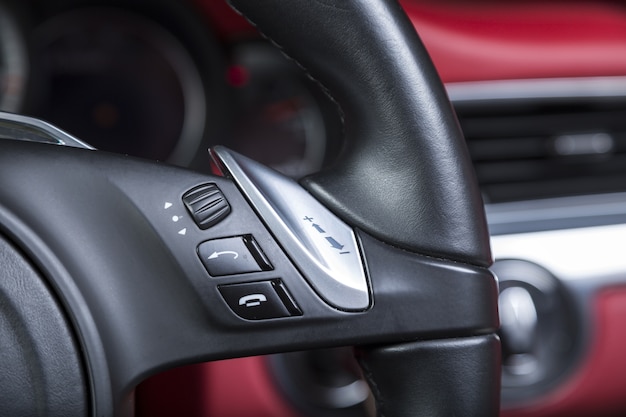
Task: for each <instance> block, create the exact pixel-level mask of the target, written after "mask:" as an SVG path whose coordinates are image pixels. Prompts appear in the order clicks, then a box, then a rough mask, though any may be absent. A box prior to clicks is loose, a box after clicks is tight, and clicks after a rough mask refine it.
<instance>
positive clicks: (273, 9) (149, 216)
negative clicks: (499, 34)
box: [0, 0, 499, 417]
mask: <svg viewBox="0 0 626 417" xmlns="http://www.w3.org/2000/svg"><path fill="white" fill-rule="evenodd" d="M233 3H234V4H235V7H237V9H239V10H240V11H243V12H244V14H245V15H246V16H248V17H249V18H251V19H252V20H254V21H257V22H258V23H259V25H260V27H261V29H262V30H263V32H264V33H266V35H268V36H270V37H271V38H272V39H273V40H274V41H275V42H277V43H279V44H281V45H282V46H283V47H284V49H285V50H286V51H287V52H288V53H290V54H292V55H294V56H295V58H296V59H297V61H298V62H300V63H301V64H302V65H304V66H305V67H307V69H308V70H310V71H311V72H312V73H313V75H314V76H315V77H316V78H317V79H319V80H320V81H321V82H322V83H323V84H324V85H326V86H328V88H329V90H330V91H331V92H332V93H333V95H334V96H335V98H336V99H337V100H338V101H339V102H340V104H341V107H342V109H343V113H344V117H345V121H346V134H347V135H348V146H347V148H346V151H345V152H344V154H343V156H342V158H341V159H340V160H339V161H338V162H337V164H336V165H335V166H334V167H333V168H332V169H331V170H329V171H328V172H325V173H320V174H317V175H315V176H312V177H310V178H306V179H304V180H303V181H302V184H303V185H304V187H306V188H307V189H308V190H309V192H310V193H311V194H313V195H314V196H315V197H316V198H317V199H318V200H319V201H321V202H322V204H323V205H324V206H326V207H327V208H329V209H330V210H331V211H333V212H335V214H336V215H337V216H338V217H339V218H340V219H342V220H343V221H344V222H345V223H347V224H348V225H350V226H351V227H353V228H354V230H355V234H356V236H357V238H358V242H359V247H360V249H361V250H362V255H361V256H362V257H363V259H364V261H363V262H364V264H365V266H366V269H367V272H368V280H369V285H370V292H371V297H372V299H373V301H372V302H371V304H370V306H369V307H368V308H367V309H365V310H363V311H359V312H356V313H354V314H353V313H348V312H344V311H341V310H337V309H336V308H332V307H330V306H328V305H324V304H323V303H322V304H321V305H320V303H319V298H316V297H318V294H316V292H315V291H313V290H312V289H311V288H310V287H309V286H308V285H307V282H306V280H303V279H302V278H301V277H300V272H301V271H298V268H296V267H294V266H293V264H292V263H291V260H290V259H289V258H287V257H286V256H285V254H284V253H283V252H282V250H281V248H280V245H278V244H276V242H274V241H273V240H272V239H273V238H272V235H271V233H268V231H267V229H266V226H265V225H264V224H263V223H262V222H261V221H260V220H259V218H258V217H257V215H256V213H255V212H254V211H253V210H252V209H251V208H250V207H249V205H248V204H249V203H248V202H246V201H245V200H244V198H243V196H242V195H241V193H240V191H239V190H238V189H237V187H236V186H235V184H234V183H233V182H232V181H230V180H228V179H220V178H213V177H206V176H203V175H200V174H195V173H191V172H187V171H184V170H180V169H175V168H169V167H164V166H161V165H159V164H151V163H146V162H140V161H136V160H132V159H130V158H122V157H116V156H111V155H106V154H102V153H100V152H93V151H87V150H80V149H71V150H70V149H61V148H53V147H50V146H46V145H41V144H34V143H2V144H0V148H1V149H2V152H1V153H0V155H1V156H0V158H1V159H2V160H1V163H0V171H2V172H1V173H2V175H0V178H1V179H2V180H1V182H2V184H1V187H0V190H1V191H0V202H1V207H0V208H1V210H0V215H1V216H0V224H1V226H2V230H3V231H4V233H5V234H6V235H7V236H8V237H9V238H10V240H11V241H13V242H15V243H16V244H17V246H19V247H21V248H22V250H23V251H24V252H25V253H26V255H27V257H29V258H30V259H32V260H33V262H34V263H35V264H36V265H37V267H38V268H39V269H40V270H41V271H42V272H43V275H44V276H45V277H46V279H47V280H48V281H49V285H50V287H51V288H52V289H53V291H54V292H55V293H56V296H57V297H58V298H59V300H60V302H61V304H62V305H63V308H64V309H65V310H66V314H67V316H68V322H69V323H70V324H68V326H71V327H73V330H72V331H71V333H75V334H76V340H75V343H76V344H77V345H79V346H81V348H82V350H83V355H84V356H83V357H82V359H81V360H79V361H78V363H74V364H69V365H68V366H70V367H72V368H75V370H76V369H78V371H77V372H78V373H80V374H83V375H86V378H85V379H86V381H87V382H85V383H84V387H83V388H84V391H83V392H84V393H86V394H84V397H85V398H89V399H88V400H79V401H78V402H79V403H81V404H82V405H83V406H84V407H83V408H84V409H90V411H91V412H92V413H93V414H94V415H120V416H126V415H128V416H130V415H133V410H132V399H131V393H132V388H133V387H134V386H135V385H136V384H137V383H138V382H140V381H141V380H142V379H143V378H145V377H146V376H147V375H149V374H151V373H155V372H158V371H160V370H164V369H167V368H170V367H173V366H177V365H180V364H184V363H193V362H198V361H206V360H214V359H219V358H227V357H233V356H243V355H251V354H260V353H269V352H277V351H280V350H281V349H305V348H312V347H322V346H328V345H342V344H348V343H356V344H358V345H360V346H362V347H361V348H360V351H361V353H360V358H361V363H362V365H363V367H364V369H365V373H366V376H367V377H368V379H369V382H370V385H371V386H372V387H374V392H375V394H376V395H377V399H378V403H379V404H378V407H379V412H380V413H381V414H382V413H384V414H385V415H387V416H391V417H393V416H401V415H412V414H418V415H419V414H421V413H434V415H446V414H449V413H454V412H463V414H464V415H477V416H478V415H481V416H484V415H496V414H497V412H498V389H499V382H498V381H499V362H498V361H499V359H498V358H499V356H498V349H499V344H498V341H497V337H496V336H495V330H496V328H497V322H498V319H497V307H496V303H497V289H496V283H495V280H494V278H493V276H492V275H491V273H490V272H489V271H488V269H487V266H489V264H490V262H491V257H490V252H489V242H488V233H487V228H486V222H485V218H484V211H483V207H482V202H481V199H480V193H479V192H478V187H477V185H476V181H475V179H474V176H473V173H472V170H471V164H470V162H469V157H468V155H467V151H466V150H465V147H464V144H463V141H462V135H461V134H460V131H459V130H458V125H457V124H456V120H455V117H454V114H453V112H452V110H451V107H450V106H449V103H448V102H447V98H446V96H445V92H444V90H443V87H442V86H441V84H440V82H439V81H438V78H437V76H436V73H435V71H434V69H433V68H432V64H431V63H430V61H429V60H428V59H427V55H426V53H425V51H424V50H423V46H421V43H420V42H419V39H418V37H417V35H416V34H415V32H414V30H413V29H412V26H410V22H409V21H408V19H407V18H406V16H404V14H403V12H402V10H401V8H400V6H399V5H398V4H397V3H395V2H387V1H383V0H366V1H365V0H363V1H361V0H360V1H348V0H335V1H331V0H325V1H315V2H309V1H306V0H294V1H292V2H288V3H287V2H281V1H272V4H271V5H268V4H266V3H265V2H254V1H248V0H245V1H244V0H236V1H233ZM346 27H347V28H351V30H352V31H353V32H350V31H348V32H346V30H345V28H346ZM313 28H316V29H317V30H316V31H313V30H312V29H313ZM398 28H399V29H398ZM293 33H298V34H299V36H298V37H295V36H292V34H293ZM312 35H314V36H312ZM332 39H339V40H340V41H337V42H335V43H329V42H330V40H332ZM324 40H325V41H326V42H322V41H324ZM342 41H345V42H342ZM357 41H359V42H365V44H366V45H367V46H368V48H367V50H366V51H365V52H363V51H360V50H356V49H354V48H353V49H350V48H349V45H351V44H352V45H354V44H355V42H357ZM320 44H321V45H322V47H319V45H320ZM357 44H359V43H358V42H357ZM316 46H317V47H316ZM346 48H348V49H346ZM346 51H347V52H346ZM376 52H380V54H381V55H380V56H381V57H382V58H380V59H378V58H376V59H375V57H377V56H378V54H377V53H376ZM396 53H398V54H399V55H400V56H401V57H402V59H401V60H400V61H399V64H398V65H400V67H396V66H393V65H392V66H391V67H390V65H391V64H390V61H389V60H388V59H385V57H391V56H395V54H396ZM344 55H345V57H344ZM364 57H370V58H372V61H371V62H368V63H365V62H364ZM344 58H345V59H344ZM328 62H331V64H328ZM358 64H362V67H361V66H360V65H358ZM351 68H352V69H354V70H355V71H356V72H350V69H351ZM357 70H358V71H357ZM389 74H391V75H389ZM376 80H386V81H387V84H385V83H383V85H382V86H380V85H377V82H376ZM394 80H395V81H397V82H398V84H399V86H395V87H394V92H395V93H396V94H394V96H393V97H392V98H391V99H389V94H388V93H386V92H385V91H384V90H385V88H387V87H388V85H389V83H393V82H394ZM398 80H399V81H398ZM353 81H354V82H353ZM412 82H415V83H416V85H412V84H411V83H412ZM363 83H364V84H363ZM370 93H371V94H370ZM411 115H412V116H413V117H411ZM415 116H422V117H415ZM16 161H19V163H18V162H16ZM387 172H389V173H390V175H389V176H381V175H380V174H381V173H387ZM427 174H428V175H431V177H429V176H428V175H427ZM231 175H232V173H231ZM44 178H47V179H46V180H45V181H44V180H43V179H44ZM235 180H237V178H235ZM206 182H211V183H215V184H217V186H218V187H219V189H220V190H221V191H222V192H223V193H224V195H225V196H226V199H227V200H228V201H230V204H231V206H232V207H237V215H236V217H237V221H231V220H227V221H226V223H223V224H222V225H219V226H217V229H215V230H222V231H221V232H220V233H222V235H223V236H233V235H234V236H239V235H244V234H245V235H246V236H247V235H251V236H252V235H254V237H255V238H256V240H258V241H260V242H261V243H262V245H264V246H265V249H264V250H265V251H266V252H267V254H268V256H270V258H271V260H272V263H273V268H274V269H273V270H272V272H271V273H272V274H273V273H276V274H278V272H279V271H280V273H281V275H279V276H280V278H279V279H282V280H283V281H285V282H286V283H287V284H288V287H289V291H290V292H291V293H292V294H291V295H293V296H295V298H296V300H298V302H299V303H300V304H301V305H304V306H305V308H302V310H303V311H304V312H305V313H304V314H303V315H302V317H301V318H298V319H293V320H294V321H293V323H301V326H302V327H301V328H299V327H297V326H295V325H284V326H283V325H282V324H279V323H278V322H271V321H270V322H263V323H258V322H255V323H248V322H245V323H242V322H241V318H240V317H236V316H235V315H232V311H229V310H228V305H225V304H224V302H223V299H221V298H220V296H221V295H220V291H221V289H220V288H221V287H220V285H222V286H224V285H226V284H224V282H225V281H219V279H218V280H217V281H210V280H209V282H210V284H207V283H206V282H205V281H206V278H205V275H206V271H203V273H204V275H202V276H201V277H200V278H198V279H196V278H195V276H196V275H200V274H199V272H198V270H199V269H201V268H202V265H198V262H197V261H198V259H197V258H196V256H197V255H196V253H195V252H196V246H197V243H196V242H197V241H202V240H206V239H207V238H206V237H205V235H201V232H200V231H196V230H193V231H192V230H191V228H189V231H188V232H187V230H188V229H187V228H184V229H178V230H175V229H173V227H174V226H176V227H178V225H176V224H172V222H171V221H170V220H169V218H164V217H162V215H163V214H164V213H165V212H164V211H163V210H167V209H168V208H169V207H167V204H168V203H169V204H170V207H171V205H172V203H170V202H169V201H170V200H165V199H166V198H167V199H169V198H170V196H175V198H177V199H178V200H180V195H181V193H182V192H183V191H186V190H191V189H194V188H195V187H197V185H198V184H203V183H206ZM163 201H165V206H166V207H165V208H161V211H159V210H157V209H156V207H157V206H158V205H162V204H163ZM172 201H173V200H172ZM178 206H179V207H183V206H182V203H181V202H180V201H179V202H178V203H177V206H176V207H178ZM399 208H400V210H399ZM184 213H185V216H188V213H187V212H184ZM191 214H193V213H191ZM174 217H176V218H179V217H183V216H179V215H176V216H174ZM232 217H233V216H231V219H232ZM176 222H178V220H175V221H174V223H176ZM189 224H190V225H193V223H189ZM241 224H245V225H246V228H243V229H242V228H241ZM220 227H222V229H219V228H220ZM270 229H271V228H270ZM84 230H89V231H90V234H89V235H84V234H83V232H84ZM183 230H185V233H181V232H182V231H183ZM174 232H178V233H176V234H178V235H186V233H189V235H191V237H193V238H197V240H196V241H193V242H187V243H180V242H175V241H174V239H173V237H176V236H173V235H172V233H174ZM189 235H186V236H189ZM63 236H65V237H70V239H66V240H63V238H61V239H60V237H63ZM125 256H127V257H129V258H131V259H124V257H125ZM111 259H114V260H115V262H111ZM194 262H195V263H194ZM390 271H391V272H390ZM265 272H267V274H266V275H263V276H262V277H265V276H267V277H270V272H269V271H265ZM265 272H263V273H265ZM291 275H293V276H294V277H296V278H288V277H287V276H291ZM303 275H306V271H304V273H303ZM190 276H193V277H194V278H192V279H191V282H186V281H184V282H181V281H180V280H179V279H178V278H179V277H190ZM272 279H273V281H272V282H275V277H274V278H272ZM297 279H300V280H301V281H303V282H302V283H301V284H300V283H299V282H298V281H296V280H297ZM215 282H218V284H215ZM219 282H221V283H222V284H219ZM264 282H265V281H264ZM267 282H269V281H267ZM146 286H148V288H149V291H148V292H147V293H148V294H149V299H147V300H144V299H140V298H138V296H137V294H142V293H144V292H146ZM205 291H206V292H207V293H204V292H205ZM313 299H315V300H316V301H315V303H318V304H314V302H313V301H308V300H313ZM219 300H221V304H220V305H217V304H219ZM399 300H400V301H401V302H400V301H399ZM207 305H211V309H210V310H211V311H209V312H207ZM164 306H168V307H169V308H171V309H172V311H171V312H169V313H168V314H165V313H164V312H163V307H164ZM389 312H393V313H392V316H391V317H390V313H389ZM228 314H230V316H229V315H228ZM155 318H158V320H159V321H160V322H159V323H158V324H159V326H157V325H155V323H154V319H155ZM323 319H324V320H328V321H329V322H328V323H325V322H323ZM390 319H391V321H390ZM33 320H34V321H36V320H37V318H33ZM296 320H299V321H296ZM281 323H283V322H281ZM383 323H389V326H388V328H380V327H378V328H376V330H375V331H373V330H372V328H371V327H372V325H374V326H381V325H382V324H383ZM164 329H165V330H164ZM310 331H314V332H315V333H316V334H318V335H319V340H315V341H311V339H310ZM242 332H247V334H246V335H242V334H241V333H242ZM163 333H165V334H167V335H168V336H163ZM207 333H208V334H209V335H211V336H213V337H209V336H208V335H207ZM263 333H268V334H267V335H265V336H260V335H261V334H263ZM246 338H248V339H250V338H252V339H253V340H252V341H251V342H250V341H249V345H247V346H245V347H244V346H242V341H243V340H246ZM255 339H256V340H255ZM121 340H123V341H124V342H121ZM181 341H182V342H181ZM390 364H393V366H390ZM400 369H404V370H406V371H408V372H404V373H403V374H402V378H401V379H400V380H398V378H396V375H395V372H397V371H398V370H400ZM442 370H445V372H442ZM424 381H429V383H430V385H429V386H430V387H431V388H432V389H430V390H428V389H426V388H427V387H428V386H425V385H424ZM58 382H59V381H57V383H58ZM468 383H469V384H470V385H471V387H472V389H470V390H468V389H467V387H466V386H465V384H468ZM42 386H43V387H45V386H46V382H45V381H42ZM464 386H465V387H464ZM44 389H45V388H44ZM415 389H419V391H420V392H421V395H415ZM444 391H447V392H454V393H455V394H456V395H455V400H454V401H446V399H445V398H442V397H441V393H442V392H444ZM86 404H88V405H86ZM61 410H62V411H61V414H60V415H62V414H63V412H64V411H67V409H63V408H62V406H61ZM437 413H439V414H437ZM45 414H46V412H45V411H44V415H45ZM71 414H73V412H72V413H71Z"/></svg>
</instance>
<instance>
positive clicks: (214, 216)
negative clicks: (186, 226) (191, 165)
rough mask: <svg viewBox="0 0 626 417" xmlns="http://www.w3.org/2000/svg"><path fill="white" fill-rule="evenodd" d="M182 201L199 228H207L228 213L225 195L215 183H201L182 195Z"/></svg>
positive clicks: (228, 207)
mask: <svg viewBox="0 0 626 417" xmlns="http://www.w3.org/2000/svg"><path fill="white" fill-rule="evenodd" d="M183 203H184V204H185V207H187V211H189V213H190V214H191V216H192V217H193V219H194V221H195V222H196V224H197V225H198V227H199V228H200V229H203V230H204V229H208V228H209V227H211V226H214V225H216V224H217V223H219V222H220V221H222V220H223V219H224V218H225V217H226V216H228V214H229V213H230V205H229V204H228V201H226V197H224V194H222V192H221V191H220V189H219V188H217V185H215V184H211V183H209V184H203V185H200V186H198V187H196V188H193V189H191V190H189V191H187V192H186V193H185V195H183Z"/></svg>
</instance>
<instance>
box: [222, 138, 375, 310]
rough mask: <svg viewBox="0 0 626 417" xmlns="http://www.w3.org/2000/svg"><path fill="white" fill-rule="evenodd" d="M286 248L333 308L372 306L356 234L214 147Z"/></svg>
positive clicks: (307, 197)
mask: <svg viewBox="0 0 626 417" xmlns="http://www.w3.org/2000/svg"><path fill="white" fill-rule="evenodd" d="M213 151H214V153H215V155H216V156H217V157H218V158H219V159H220V160H221V162H222V163H223V164H224V165H225V167H226V169H227V170H228V171H229V172H230V174H231V175H232V177H233V179H234V180H235V182H236V183H237V185H238V186H239V188H240V189H241V190H242V192H243V194H244V195H245V196H246V197H247V199H248V201H249V202H250V203H251V204H252V206H253V207H254V208H255V210H256V211H257V213H258V214H259V215H260V217H261V218H262V219H263V221H264V222H265V224H266V225H267V226H268V228H269V229H270V231H271V232H272V233H273V234H274V236H275V237H276V239H277V240H278V242H279V243H280V244H281V246H282V248H283V250H284V251H285V252H287V254H288V255H289V256H290V257H291V259H292V260H293V262H294V263H295V264H296V265H297V266H298V267H299V269H300V271H301V272H302V274H303V275H304V276H305V277H306V279H307V280H308V282H309V284H310V285H311V286H312V287H313V288H314V289H315V290H316V291H317V293H318V294H319V296H320V297H322V298H323V299H324V300H325V301H326V302H327V303H329V304H330V305H332V306H334V307H336V308H338V309H340V310H345V311H363V310H365V309H367V308H368V307H369V305H370V296H369V288H368V282H367V278H366V276H365V270H364V267H363V263H362V261H361V253H360V250H359V247H358V244H357V241H356V236H355V234H354V232H353V230H352V228H351V227H349V226H348V225H346V224H345V223H344V222H343V221H341V220H340V219H339V218H338V217H336V216H335V215H334V214H333V213H331V212H330V211H329V210H328V209H327V208H326V207H324V206H323V205H322V204H321V203H320V202H319V201H317V200H316V199H315V198H314V197H313V196H312V195H311V194H309V193H308V192H307V191H306V190H305V189H304V188H302V187H301V186H300V184H298V183H297V182H295V181H294V180H292V179H291V178H288V177H286V176H284V175H282V174H280V173H278V172H276V171H273V170H271V169H269V168H267V167H265V166H263V165H261V164H259V163H257V162H255V161H253V160H251V159H248V158H246V157H244V156H242V155H239V154H236V153H235V152H231V151H229V150H227V149H226V148H223V147H216V148H214V149H213Z"/></svg>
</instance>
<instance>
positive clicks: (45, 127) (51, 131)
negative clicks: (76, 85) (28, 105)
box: [0, 112, 95, 150]
mask: <svg viewBox="0 0 626 417" xmlns="http://www.w3.org/2000/svg"><path fill="white" fill-rule="evenodd" d="M6 122H8V123H6ZM4 129H10V130H11V134H10V135H8V134H3V130H4ZM16 135H19V136H16ZM0 139H11V140H23V141H28V142H41V143H50V144H54V145H62V146H70V147H73V148H83V149H89V150H95V148H94V147H93V146H91V145H88V144H87V143H85V142H83V141H81V140H79V139H76V138H75V137H74V136H72V135H70V134H69V133H66V132H64V131H62V130H61V129H59V128H57V127H55V126H53V125H51V124H49V123H46V122H44V121H42V120H39V119H35V118H34V117H28V116H22V115H18V114H13V113H5V112H0Z"/></svg>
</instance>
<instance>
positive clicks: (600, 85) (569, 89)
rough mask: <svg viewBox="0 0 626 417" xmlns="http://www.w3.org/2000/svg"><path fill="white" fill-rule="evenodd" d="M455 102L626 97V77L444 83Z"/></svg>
mask: <svg viewBox="0 0 626 417" xmlns="http://www.w3.org/2000/svg"><path fill="white" fill-rule="evenodd" d="M446 90H447V91H448V96H449V97H450V100H451V101H452V102H453V103H455V104H463V103H466V102H477V101H485V102H489V101H500V100H519V99H572V98H598V99H601V98H626V77H623V76H615V77H580V78H536V79H528V80H494V81H470V82H456V83H447V84H446Z"/></svg>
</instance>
